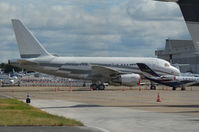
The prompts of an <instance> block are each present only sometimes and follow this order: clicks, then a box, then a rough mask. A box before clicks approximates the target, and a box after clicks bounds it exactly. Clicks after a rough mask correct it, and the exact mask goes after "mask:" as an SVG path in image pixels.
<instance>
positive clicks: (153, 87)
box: [150, 82, 156, 90]
mask: <svg viewBox="0 0 199 132" xmlns="http://www.w3.org/2000/svg"><path fill="white" fill-rule="evenodd" d="M150 89H151V90H156V86H155V84H154V83H153V82H151V87H150Z"/></svg>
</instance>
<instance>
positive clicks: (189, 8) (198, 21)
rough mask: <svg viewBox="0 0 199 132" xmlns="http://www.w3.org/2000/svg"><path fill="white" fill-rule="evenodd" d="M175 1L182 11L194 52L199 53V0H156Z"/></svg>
mask: <svg viewBox="0 0 199 132" xmlns="http://www.w3.org/2000/svg"><path fill="white" fill-rule="evenodd" d="M156 1H164V2H176V3H177V4H178V5H179V6H180V9H181V11H182V14H183V16H184V19H185V21H186V25H187V27H188V30H189V32H190V35H191V37H192V40H193V43H194V46H195V48H196V52H198V53H196V54H199V0H156Z"/></svg>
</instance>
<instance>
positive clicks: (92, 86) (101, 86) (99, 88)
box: [90, 84, 105, 90]
mask: <svg viewBox="0 0 199 132" xmlns="http://www.w3.org/2000/svg"><path fill="white" fill-rule="evenodd" d="M90 88H91V89H93V90H104V89H105V85H104V84H99V85H97V84H91V85H90Z"/></svg>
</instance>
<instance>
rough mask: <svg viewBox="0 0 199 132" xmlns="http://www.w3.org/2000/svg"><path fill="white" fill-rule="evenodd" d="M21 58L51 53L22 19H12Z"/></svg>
mask: <svg viewBox="0 0 199 132" xmlns="http://www.w3.org/2000/svg"><path fill="white" fill-rule="evenodd" d="M12 24H13V28H14V32H15V37H16V40H17V44H18V48H19V52H20V56H21V58H36V57H39V56H48V55H50V54H49V53H48V52H47V51H46V50H45V48H44V47H43V46H42V45H41V44H40V43H39V41H38V40H37V39H36V38H35V37H34V35H33V34H32V33H31V32H30V31H29V30H28V29H27V28H26V27H25V26H24V25H23V23H22V22H21V21H20V20H16V19H12Z"/></svg>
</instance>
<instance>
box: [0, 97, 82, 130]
mask: <svg viewBox="0 0 199 132" xmlns="http://www.w3.org/2000/svg"><path fill="white" fill-rule="evenodd" d="M0 126H83V124H82V123H81V122H79V121H76V120H73V119H67V118H65V117H61V116H56V115H51V114H49V113H47V112H44V111H41V110H40V109H37V108H34V107H32V106H30V105H28V104H26V103H24V102H22V101H18V100H16V99H0Z"/></svg>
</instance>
